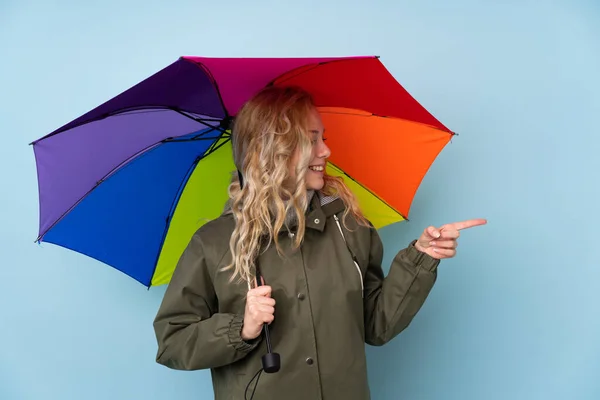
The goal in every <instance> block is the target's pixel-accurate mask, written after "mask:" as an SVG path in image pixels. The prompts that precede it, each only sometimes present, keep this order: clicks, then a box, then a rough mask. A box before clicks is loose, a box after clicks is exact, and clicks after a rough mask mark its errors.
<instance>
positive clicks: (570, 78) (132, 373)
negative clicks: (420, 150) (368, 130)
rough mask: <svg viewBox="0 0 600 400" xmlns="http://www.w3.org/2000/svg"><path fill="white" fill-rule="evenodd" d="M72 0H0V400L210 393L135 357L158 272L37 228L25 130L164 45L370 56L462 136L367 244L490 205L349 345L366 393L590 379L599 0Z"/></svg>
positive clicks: (75, 111) (562, 391) (188, 375)
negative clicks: (127, 271) (384, 322)
mask: <svg viewBox="0 0 600 400" xmlns="http://www.w3.org/2000/svg"><path fill="white" fill-rule="evenodd" d="M88 3H91V2H75V1H72V2H67V1H59V0H57V1H52V2H45V1H37V2H32V1H16V0H13V1H10V0H8V1H7V0H3V1H2V2H0V49H1V50H2V51H1V53H0V54H1V55H0V57H1V60H2V63H1V64H0V88H1V89H0V128H1V129H0V130H1V134H2V145H1V146H0V174H1V175H0V177H1V179H0V182H1V189H0V190H1V194H2V195H1V196H0V219H1V220H0V224H1V225H0V226H1V227H2V228H1V229H0V249H1V252H0V254H1V259H0V265H1V266H0V278H1V282H2V289H1V290H0V304H1V305H2V306H1V311H0V321H1V328H0V354H1V356H0V399H7V400H8V399H10V400H12V399H15V400H21V399H27V400H28V399H34V400H38V399H39V400H42V399H43V400H49V399H86V400H93V399H114V400H117V399H164V398H182V399H183V398H195V399H210V398H212V390H211V384H210V379H209V373H208V372H207V371H200V372H175V371H170V370H168V369H166V368H164V367H161V366H159V365H158V364H156V363H155V362H154V357H155V354H156V343H155V339H154V332H153V330H152V319H153V318H154V315H155V313H156V310H157V308H158V306H159V303H160V300H161V298H162V294H163V293H164V287H162V288H157V289H152V290H150V291H148V290H146V289H145V288H144V287H143V286H141V285H140V284H138V283H137V282H135V281H133V280H132V279H129V278H126V277H125V276H124V275H123V274H121V273H118V272H117V271H115V270H113V269H111V268H109V267H106V266H104V265H101V264H100V263H98V262H95V261H93V260H91V259H89V258H86V257H84V256H82V255H79V254H76V253H74V252H69V251H67V250H64V249H61V248H59V247H56V246H53V245H50V244H42V245H41V246H38V245H37V244H34V239H35V237H36V235H37V224H38V200H37V181H36V171H35V163H34V159H33V152H32V149H31V147H29V146H28V145H27V144H28V143H29V142H30V141H32V140H33V139H36V138H38V137H40V136H42V135H44V134H46V133H47V132H49V131H52V130H54V129H55V128H57V127H58V126H60V125H63V124H64V123H66V122H68V121H70V120H71V119H73V118H75V117H77V116H79V115H81V114H82V113H84V112H86V111H88V110H89V109H91V108H93V107H95V106H96V105H98V104H100V103H101V102H103V101H105V100H107V99H109V98H111V97H112V96H114V95H116V94H117V93H119V92H121V91H122V90H124V89H126V88H128V87H130V86H131V85H133V84H135V83H137V82H138V81H140V80H142V79H144V78H146V77H147V76H149V75H151V74H153V73H154V72H156V71H158V70H159V69H161V68H163V67H164V66H166V65H168V64H170V63H171V62H173V61H174V60H175V59H176V58H177V57H179V56H180V55H204V56H332V55H370V54H377V55H380V56H381V57H382V61H383V62H384V63H385V65H386V66H387V67H388V68H389V69H390V71H391V72H392V73H393V74H394V75H395V77H396V78H397V79H398V80H399V81H400V82H401V83H402V84H403V85H404V86H405V87H406V88H407V90H409V91H410V92H411V93H412V94H413V95H414V96H415V97H416V98H417V99H418V100H419V101H421V102H422V103H423V104H424V105H425V106H426V107H427V108H428V109H429V110H431V111H432V112H433V113H434V115H436V116H437V117H438V118H439V119H440V120H441V121H443V122H444V123H445V124H447V125H448V126H449V127H450V128H452V129H454V130H456V131H457V132H459V134H460V136H458V137H456V138H455V139H454V140H453V142H452V143H451V144H449V145H448V146H447V147H446V149H445V150H444V151H443V153H442V154H441V155H440V157H439V158H438V159H437V160H436V162H435V164H434V165H433V167H432V168H431V170H430V171H429V173H428V175H427V176H426V178H425V180H424V182H423V184H422V186H421V187H420V190H419V192H418V194H417V196H416V199H415V203H414V206H413V208H412V210H411V215H410V216H411V221H410V222H409V223H402V224H398V225H395V226H392V227H389V228H386V229H384V230H383V231H382V235H383V238H384V241H385V245H386V251H387V252H386V263H387V262H389V261H390V260H391V258H392V256H393V255H394V253H395V252H396V251H397V250H399V249H401V248H402V247H404V246H405V245H406V244H407V243H408V242H409V241H410V240H411V239H412V238H414V237H416V236H417V235H418V234H419V233H420V232H421V231H422V229H423V228H424V227H425V226H427V225H429V224H435V225H439V224H442V223H446V222H453V221H457V220H462V219H466V218H473V217H485V218H488V219H489V224H488V225H487V226H485V227H477V228H473V229H471V230H468V231H465V232H464V233H463V235H462V237H461V240H460V246H459V254H458V256H457V257H456V258H454V259H452V260H448V261H445V262H443V264H442V266H441V267H440V268H441V269H440V277H439V281H438V283H437V285H436V288H435V290H434V291H433V293H432V294H431V297H430V298H429V299H428V301H427V303H426V305H425V306H424V308H423V309H422V311H421V313H420V314H419V315H418V316H417V318H416V319H415V321H414V323H413V324H412V325H411V326H410V327H409V329H408V330H407V331H405V332H404V333H403V334H402V335H400V336H399V337H398V338H397V339H396V340H394V341H393V342H392V343H390V344H389V345H388V346H385V347H383V348H369V349H368V352H369V363H370V364H369V365H370V378H371V385H372V391H373V398H374V399H377V400H379V399H436V400H437V399H444V400H447V399H460V400H467V399H477V400H480V399H486V400H495V399H512V400H514V399H545V400H548V399H561V400H562V399H570V400H575V399H577V400H583V399H585V400H588V399H589V400H592V399H599V398H600V318H599V317H600V311H599V310H600V307H599V305H600V269H599V262H598V255H599V253H598V251H597V250H594V247H595V246H597V244H598V229H599V227H600V221H599V217H598V204H599V203H598V197H599V194H600V190H599V188H598V182H599V180H598V175H599V173H600V161H599V159H600V157H599V156H598V150H599V149H600V138H599V131H598V117H599V116H600V99H599V96H598V93H599V90H600V78H599V77H598V76H599V74H598V72H599V71H600V5H599V3H598V2H597V1H592V0H590V1H576V0H575V1H574V0H563V1H545V2H542V1H537V2H534V1H505V2H491V1H487V2H482V1H474V0H473V1H467V0H456V1H452V2H448V1H443V0H439V1H433V0H427V1H420V2H415V1H391V0H390V1H374V2H372V3H370V4H369V3H368V2H367V1H364V0H363V1H360V2H359V1H352V0H347V1H344V2H341V1H339V2H335V1H331V0H330V1H306V0H305V1H298V2H289V1H287V2H275V1H265V0H260V1H259V0H257V1H254V2H247V1H243V2H242V1H221V2H211V3H210V4H208V2H200V1H193V2H192V1H187V2H184V1H179V2H173V3H171V5H168V4H167V2H163V1H160V2H159V1H143V2H142V1H114V0H105V1H102V2H95V3H96V4H95V5H91V4H88ZM203 3H206V4H203ZM499 3H502V4H499ZM284 4H285V5H284ZM375 156H376V155H374V154H364V155H362V157H364V161H365V165H368V162H369V158H370V157H375ZM399 173H401V172H400V171H399Z"/></svg>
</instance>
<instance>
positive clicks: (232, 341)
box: [154, 234, 260, 370]
mask: <svg viewBox="0 0 600 400" xmlns="http://www.w3.org/2000/svg"><path fill="white" fill-rule="evenodd" d="M217 308H218V306H217V296H216V294H215V290H214V288H213V284H212V280H211V277H210V274H209V271H208V265H207V261H206V256H205V252H204V251H203V246H202V240H201V238H200V236H199V235H198V234H196V235H194V236H193V238H192V240H191V241H190V243H189V245H188V246H187V248H186V249H185V251H184V253H183V255H182V256H181V258H180V260H179V263H178V265H177V267H176V269H175V272H174V274H173V277H172V278H171V282H170V283H169V286H168V287H167V290H166V292H165V295H164V298H163V301H162V304H161V306H160V308H159V310H158V313H157V315H156V318H155V320H154V331H155V334H156V339H157V342H158V352H157V356H156V361H157V362H158V363H159V364H162V365H165V366H167V367H169V368H172V369H179V370H198V369H207V368H215V367H220V366H223V365H227V364H230V363H233V362H235V361H237V360H239V359H241V358H243V357H244V356H246V355H247V354H248V353H249V352H250V351H251V350H253V349H254V348H255V347H256V346H257V344H258V343H259V342H260V336H259V338H258V339H255V340H254V341H253V342H252V343H249V342H246V341H244V340H243V339H242V337H241V330H242V324H243V319H244V316H243V315H240V314H229V313H219V312H217V311H216V310H217Z"/></svg>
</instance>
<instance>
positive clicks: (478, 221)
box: [450, 218, 487, 231]
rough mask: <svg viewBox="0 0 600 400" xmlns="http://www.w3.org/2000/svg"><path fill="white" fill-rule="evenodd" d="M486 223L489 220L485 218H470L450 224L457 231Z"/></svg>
mask: <svg viewBox="0 0 600 400" xmlns="http://www.w3.org/2000/svg"><path fill="white" fill-rule="evenodd" d="M485 224H487V220H485V219H483V218H474V219H468V220H466V221H461V222H455V223H453V224H450V226H452V227H453V228H454V229H456V230H457V231H460V230H463V229H468V228H472V227H474V226H480V225H485Z"/></svg>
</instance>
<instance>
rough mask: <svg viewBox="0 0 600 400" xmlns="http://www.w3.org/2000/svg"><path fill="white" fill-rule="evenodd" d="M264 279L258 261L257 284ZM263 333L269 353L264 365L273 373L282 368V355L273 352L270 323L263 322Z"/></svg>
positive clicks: (267, 371)
mask: <svg viewBox="0 0 600 400" xmlns="http://www.w3.org/2000/svg"><path fill="white" fill-rule="evenodd" d="M261 281H262V279H261V275H260V268H259V267H258V262H257V263H256V284H257V286H262V282H261ZM263 334H264V336H265V342H266V344H267V354H265V355H263V356H262V365H263V369H264V371H265V372H266V373H268V374H271V373H274V372H277V371H279V368H281V357H280V355H279V354H278V353H274V352H273V348H272V346H271V333H270V332H269V325H268V324H263Z"/></svg>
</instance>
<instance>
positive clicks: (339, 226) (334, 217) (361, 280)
mask: <svg viewBox="0 0 600 400" xmlns="http://www.w3.org/2000/svg"><path fill="white" fill-rule="evenodd" d="M333 219H335V223H336V224H337V226H338V229H339V230H340V234H341V235H342V239H344V242H345V243H346V247H347V248H348V252H349V253H350V256H351V257H352V261H353V262H354V266H355V267H356V270H357V271H358V276H359V277H360V288H361V293H362V297H363V298H364V297H365V287H364V282H363V276H362V272H361V270H360V266H359V265H358V260H357V259H356V256H355V255H354V253H353V252H352V249H350V246H349V245H348V242H347V241H346V237H345V236H344V231H343V230H342V225H340V220H339V218H338V216H337V215H335V214H333Z"/></svg>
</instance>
